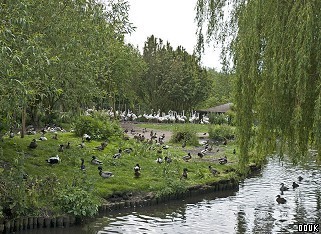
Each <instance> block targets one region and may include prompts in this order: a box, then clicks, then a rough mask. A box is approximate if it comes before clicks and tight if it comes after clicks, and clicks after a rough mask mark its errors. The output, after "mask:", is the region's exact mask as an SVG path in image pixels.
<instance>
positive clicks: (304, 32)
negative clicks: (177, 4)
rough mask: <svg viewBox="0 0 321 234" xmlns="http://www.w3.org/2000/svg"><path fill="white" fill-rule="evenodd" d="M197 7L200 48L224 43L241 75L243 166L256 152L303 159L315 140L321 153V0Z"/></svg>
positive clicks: (201, 2) (213, 0)
mask: <svg viewBox="0 0 321 234" xmlns="http://www.w3.org/2000/svg"><path fill="white" fill-rule="evenodd" d="M196 10H197V14H196V20H197V25H198V50H199V52H201V51H202V49H203V48H204V47H203V44H204V43H205V42H208V43H211V42H214V44H216V43H218V44H219V45H220V46H222V48H223V50H222V57H223V62H224V64H225V68H226V69H229V71H232V72H234V73H235V74H236V77H237V78H236V84H235V106H236V112H237V129H238V144H239V147H240V154H241V156H240V164H241V166H242V165H243V166H244V165H246V163H248V161H249V155H251V152H255V158H256V159H257V160H261V159H263V158H264V157H265V155H268V154H271V153H274V152H278V153H279V155H280V156H283V155H284V154H285V153H287V154H288V155H289V156H290V157H291V158H292V159H293V161H294V162H299V161H301V160H303V159H304V158H305V156H306V155H307V152H308V148H309V147H311V146H312V147H314V148H316V149H317V151H318V155H319V159H321V90H320V88H321V77H320V74H321V64H320V63H321V58H320V57H321V1H319V0H311V1H303V0H302V1H301V0H300V1H298V0H285V1H275V0H247V1H246V0H198V1H197V6H196ZM230 61H232V62H230Z"/></svg>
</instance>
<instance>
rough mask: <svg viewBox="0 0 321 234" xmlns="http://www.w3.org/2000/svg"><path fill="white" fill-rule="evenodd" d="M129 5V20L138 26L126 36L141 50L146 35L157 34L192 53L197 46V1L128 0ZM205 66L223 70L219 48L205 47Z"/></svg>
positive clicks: (126, 38) (203, 63)
mask: <svg viewBox="0 0 321 234" xmlns="http://www.w3.org/2000/svg"><path fill="white" fill-rule="evenodd" d="M127 2H128V3H129V4H130V10H129V21H130V22H131V23H133V25H134V26H135V27H136V30H135V32H133V33H132V34H131V35H129V36H126V37H125V40H126V42H128V43H131V44H133V45H134V46H138V48H139V49H140V51H142V49H143V46H144V42H145V41H146V40H147V37H149V36H151V35H154V36H155V37H157V38H161V39H162V40H163V42H164V43H166V41H168V42H169V43H170V44H171V46H172V47H173V48H174V49H176V47H177V46H179V45H181V46H182V47H184V48H185V49H186V51H187V52H188V53H190V54H192V53H193V49H194V47H195V45H196V39H197V38H196V35H195V32H196V23H195V22H194V18H195V15H196V11H195V5H196V2H197V0H127ZM202 57H203V58H202V65H203V66H205V67H210V68H215V69H216V70H220V69H221V65H220V60H219V51H213V48H210V47H207V46H205V54H204V55H203V56H202Z"/></svg>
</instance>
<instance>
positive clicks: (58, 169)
mask: <svg viewBox="0 0 321 234" xmlns="http://www.w3.org/2000/svg"><path fill="white" fill-rule="evenodd" d="M187 125H188V124H187ZM140 126H143V127H146V128H156V127H155V126H160V125H157V124H155V125H154V124H143V125H140ZM161 126H162V129H168V130H172V129H173V128H175V127H176V124H173V125H172V124H168V125H164V124H162V125H161ZM194 126H196V128H197V131H200V130H201V129H202V131H201V132H203V131H204V129H205V128H208V127H207V126H203V125H194ZM46 136H47V138H48V141H38V142H37V143H38V147H37V148H36V149H29V148H28V145H29V143H30V141H31V140H32V139H33V138H35V139H39V137H40V134H37V135H31V136H25V138H19V137H15V138H13V139H10V138H7V137H5V138H4V142H0V179H1V176H3V175H4V174H5V172H6V170H7V171H8V170H9V169H10V168H13V169H14V168H16V167H17V166H16V165H17V159H19V158H20V161H21V163H22V168H23V170H24V171H25V172H26V173H27V174H28V175H29V177H28V180H33V179H36V178H37V179H38V180H44V179H45V178H50V177H53V176H54V177H57V180H56V181H53V182H52V184H47V186H48V187H47V188H46V189H49V188H50V186H51V188H50V189H53V190H54V189H56V190H61V189H63V188H65V187H66V186H72V185H73V184H75V183H76V185H79V184H81V183H83V182H82V181H85V182H86V183H88V184H89V185H90V187H91V188H92V191H90V192H91V193H93V194H94V195H95V196H98V197H100V198H101V199H107V198H108V197H109V196H111V195H112V194H113V193H115V192H126V191H127V192H129V191H130V192H133V193H144V192H150V191H152V192H155V194H157V193H158V194H160V193H161V192H162V191H163V192H164V191H169V192H173V191H175V189H177V190H178V189H180V188H179V187H182V186H183V187H186V186H192V185H196V184H204V183H208V182H214V181H218V180H220V179H223V178H229V177H231V176H233V175H234V174H233V173H224V171H225V170H226V169H228V168H231V167H236V164H228V165H219V164H217V163H214V162H208V161H203V160H201V159H199V158H198V157H197V156H196V155H195V154H194V155H193V156H194V157H193V159H192V160H191V161H190V162H184V161H183V160H182V156H184V155H186V152H184V151H182V148H181V147H180V145H179V144H170V146H171V147H170V149H168V150H163V151H162V154H161V156H162V157H163V158H164V157H165V156H169V157H171V158H172V160H173V162H172V163H170V164H165V163H162V164H158V163H156V162H155V160H156V158H157V157H158V156H159V154H157V152H156V150H150V149H149V148H150V145H147V144H145V143H137V142H136V141H135V140H133V139H131V140H129V141H124V140H122V139H121V138H118V137H111V138H110V143H109V144H108V146H107V147H106V149H105V150H104V151H97V150H94V148H95V147H96V146H99V145H100V143H101V141H91V142H86V143H85V148H83V149H81V148H79V147H77V145H78V144H79V143H80V142H81V138H79V137H76V136H75V135H74V134H73V133H59V135H58V140H54V139H51V137H52V136H53V134H51V133H47V134H46ZM68 141H69V142H70V143H71V149H65V150H64V152H58V148H59V145H60V144H65V145H66V144H67V142H68ZM129 147H131V148H133V152H132V153H130V154H127V153H123V154H122V157H121V158H120V159H113V157H112V155H114V154H115V153H117V152H118V149H119V148H122V149H124V148H129ZM222 147H223V146H222ZM234 147H235V146H234V145H228V146H226V147H225V148H222V149H224V151H225V154H226V155H227V157H228V159H229V160H231V161H234V162H236V161H237V159H236V156H235V155H233V153H232V151H233V148H234ZM155 148H157V147H155ZM192 149H193V147H187V150H192ZM57 154H58V155H59V157H60V158H61V163H59V164H56V165H49V164H48V163H47V162H46V159H48V158H49V157H51V156H54V155H57ZM222 154H223V153H221V152H220V153H218V154H217V155H215V156H213V157H216V158H217V157H218V156H222ZM92 155H95V156H96V157H97V158H98V159H100V160H102V161H103V165H102V166H103V170H104V171H111V172H113V174H114V177H112V178H109V179H104V178H102V177H100V176H99V174H98V172H99V171H98V169H97V167H98V166H97V165H92V164H91V163H90V160H91V157H92ZM205 157H207V156H205ZM81 158H84V159H85V166H86V171H85V172H82V171H81V170H80V164H81ZM136 163H139V164H140V166H141V176H140V177H139V178H135V177H134V171H133V167H134V166H135V165H136ZM3 165H6V166H3ZM209 165H212V166H214V167H215V168H216V169H218V170H219V171H220V172H221V174H220V175H219V176H212V175H211V174H210V173H209V171H208V166H209ZM2 167H5V170H3V169H2ZM185 167H186V168H188V179H187V180H186V181H181V180H180V177H181V174H182V171H183V168H185ZM13 171H17V170H16V169H14V170H13ZM38 202H39V204H44V206H46V207H50V205H51V204H46V196H42V197H41V196H40V198H39V201H38ZM0 206H1V204H0ZM51 208H52V209H54V208H53V207H51Z"/></svg>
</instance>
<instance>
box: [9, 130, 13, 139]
mask: <svg viewBox="0 0 321 234" xmlns="http://www.w3.org/2000/svg"><path fill="white" fill-rule="evenodd" d="M9 137H10V138H14V133H13V131H12V130H10V133H9Z"/></svg>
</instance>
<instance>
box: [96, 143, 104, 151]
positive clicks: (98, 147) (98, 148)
mask: <svg viewBox="0 0 321 234" xmlns="http://www.w3.org/2000/svg"><path fill="white" fill-rule="evenodd" d="M106 146H107V143H105V142H102V143H101V144H100V145H99V146H96V147H95V150H99V151H102V150H104V149H105V147H106Z"/></svg>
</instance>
